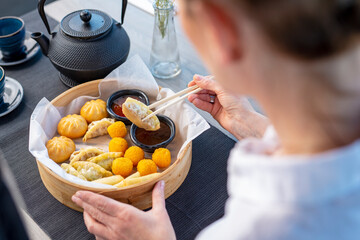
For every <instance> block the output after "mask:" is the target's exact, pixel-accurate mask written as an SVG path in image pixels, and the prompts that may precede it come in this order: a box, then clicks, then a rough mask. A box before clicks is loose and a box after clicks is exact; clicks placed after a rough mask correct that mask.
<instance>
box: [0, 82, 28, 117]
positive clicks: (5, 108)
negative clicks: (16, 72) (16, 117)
mask: <svg viewBox="0 0 360 240" xmlns="http://www.w3.org/2000/svg"><path fill="white" fill-rule="evenodd" d="M4 87H5V91H4V101H3V103H1V104H0V117H2V116H4V115H6V114H8V113H9V112H11V111H12V110H14V109H15V108H16V107H17V106H19V104H20V103H21V100H22V99H23V96H24V90H23V87H22V86H21V84H20V83H19V82H18V81H16V80H15V79H13V78H10V77H5V86H4Z"/></svg>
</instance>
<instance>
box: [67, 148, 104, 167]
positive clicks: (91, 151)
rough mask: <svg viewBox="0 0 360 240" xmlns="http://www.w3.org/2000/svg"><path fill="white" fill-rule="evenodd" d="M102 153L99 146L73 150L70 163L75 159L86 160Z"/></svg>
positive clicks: (75, 160)
mask: <svg viewBox="0 0 360 240" xmlns="http://www.w3.org/2000/svg"><path fill="white" fill-rule="evenodd" d="M102 153H104V151H102V150H101V149H99V148H96V147H90V148H82V149H80V150H79V151H76V152H73V153H72V154H71V156H70V164H72V163H74V162H77V161H86V160H87V159H88V158H91V157H95V156H98V155H100V154H102Z"/></svg>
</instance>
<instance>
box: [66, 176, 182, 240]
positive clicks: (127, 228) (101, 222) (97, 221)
mask: <svg viewBox="0 0 360 240" xmlns="http://www.w3.org/2000/svg"><path fill="white" fill-rule="evenodd" d="M164 185H165V183H164V181H160V182H158V183H157V184H156V186H155V188H154V190H153V193H152V201H153V207H152V209H151V210H149V211H147V212H144V211H141V210H139V209H137V208H135V207H133V206H131V205H128V204H125V203H120V202H117V201H115V200H113V199H111V198H108V197H105V196H102V195H99V194H96V193H92V192H87V191H78V192H77V193H76V194H75V195H73V196H72V200H73V201H74V202H75V203H76V204H77V205H79V206H80V207H82V208H83V209H84V221H85V225H86V227H87V229H88V231H89V232H90V233H92V234H94V235H95V236H96V238H97V239H131V240H134V239H149V240H151V239H156V240H161V239H164V240H171V239H176V237H175V232H174V229H173V227H172V225H171V222H170V218H169V216H168V214H167V212H166V208H165V199H164Z"/></svg>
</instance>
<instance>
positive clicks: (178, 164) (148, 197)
mask: <svg viewBox="0 0 360 240" xmlns="http://www.w3.org/2000/svg"><path fill="white" fill-rule="evenodd" d="M100 81H101V80H96V81H91V82H87V83H84V84H81V85H78V86H76V87H73V88H71V89H69V90H67V91H65V92H64V93H62V94H60V95H59V96H58V97H56V98H55V99H53V100H52V101H51V103H52V104H53V105H54V106H56V107H61V106H66V105H68V104H69V103H70V102H71V101H72V100H73V99H75V98H77V97H80V96H83V95H88V96H94V97H97V96H98V85H99V83H100ZM191 158H192V143H191V142H190V143H189V144H187V146H186V147H185V149H184V150H183V151H182V153H181V154H180V157H179V158H178V159H177V160H175V162H173V163H172V164H171V165H170V166H169V167H168V168H167V169H166V170H165V171H163V172H162V173H161V174H160V175H159V176H158V177H156V178H153V179H150V180H148V181H146V182H142V183H138V184H135V185H132V186H127V187H124V188H119V189H108V188H92V187H86V186H83V185H79V184H76V183H72V182H70V181H68V180H66V179H63V178H62V177H60V176H58V175H57V174H55V173H54V172H53V171H51V170H50V169H49V168H48V167H46V166H45V165H44V164H42V163H41V162H40V161H38V160H36V162H37V166H38V169H39V173H40V177H41V180H42V181H43V183H44V185H45V187H46V188H47V190H48V191H49V192H50V193H51V195H53V197H55V198H56V199H57V200H58V201H59V202H61V203H62V204H64V205H66V206H68V207H70V208H72V209H74V210H76V211H82V208H80V207H79V206H77V205H76V204H75V203H73V201H72V200H71V196H72V195H74V194H75V193H76V192H77V191H79V190H86V191H92V192H95V193H99V194H102V195H104V196H107V197H110V198H112V199H115V200H117V201H120V202H123V203H128V204H131V205H133V206H134V207H137V208H139V209H147V208H149V207H151V206H152V190H153V188H154V186H155V184H156V183H157V182H158V181H160V180H164V181H165V198H168V197H169V196H171V195H172V194H173V193H174V192H175V191H176V190H177V189H178V188H179V187H180V185H181V184H182V183H183V182H184V180H185V178H186V176H187V174H188V172H189V170H190V165H191Z"/></svg>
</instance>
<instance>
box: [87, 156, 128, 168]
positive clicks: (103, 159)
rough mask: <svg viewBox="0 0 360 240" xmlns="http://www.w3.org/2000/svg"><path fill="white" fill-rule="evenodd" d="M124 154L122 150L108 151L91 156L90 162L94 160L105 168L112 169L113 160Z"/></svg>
mask: <svg viewBox="0 0 360 240" xmlns="http://www.w3.org/2000/svg"><path fill="white" fill-rule="evenodd" d="M122 156H124V154H123V153H122V152H107V153H103V154H100V155H98V156H96V157H92V158H89V159H88V160H87V161H88V162H93V163H96V164H98V165H100V166H101V167H103V168H105V169H106V170H111V167H112V162H113V161H114V160H115V159H116V158H119V157H122Z"/></svg>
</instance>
